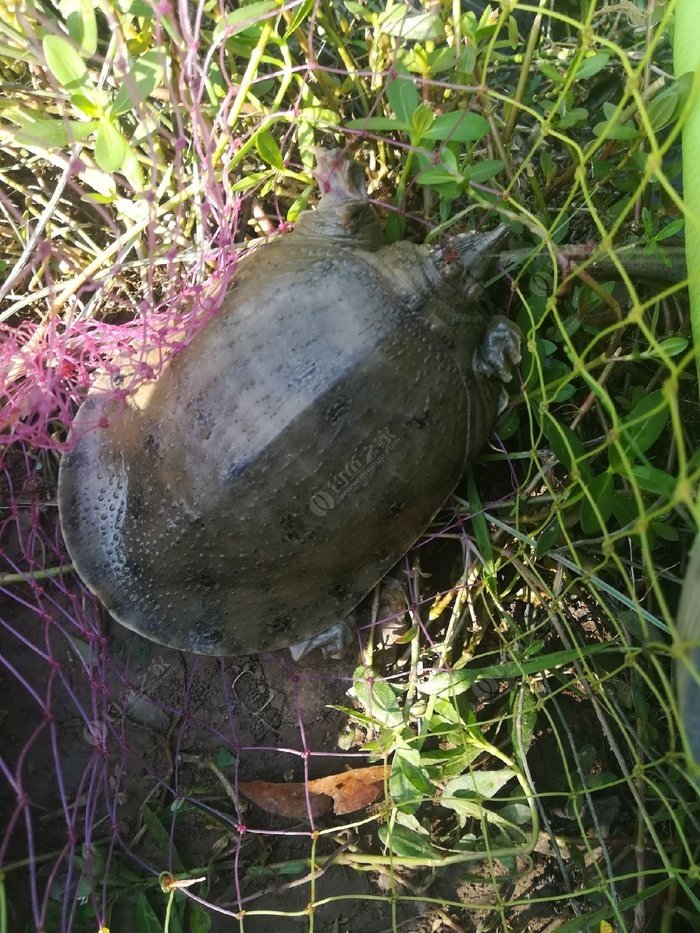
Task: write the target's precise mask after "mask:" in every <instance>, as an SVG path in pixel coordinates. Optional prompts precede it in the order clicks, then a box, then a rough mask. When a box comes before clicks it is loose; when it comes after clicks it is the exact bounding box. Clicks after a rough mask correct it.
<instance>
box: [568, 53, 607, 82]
mask: <svg viewBox="0 0 700 933" xmlns="http://www.w3.org/2000/svg"><path fill="white" fill-rule="evenodd" d="M609 60H610V52H596V53H595V54H594V55H588V56H587V57H586V58H584V60H583V61H582V62H581V64H580V65H579V67H578V69H577V70H576V74H575V76H574V81H585V79H586V78H592V77H593V75H597V74H598V72H599V71H602V70H603V68H605V66H606V65H607V64H608V61H609Z"/></svg>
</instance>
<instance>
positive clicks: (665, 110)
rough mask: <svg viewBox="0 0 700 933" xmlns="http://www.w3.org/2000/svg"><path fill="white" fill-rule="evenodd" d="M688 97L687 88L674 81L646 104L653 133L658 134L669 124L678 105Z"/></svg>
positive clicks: (683, 84)
mask: <svg viewBox="0 0 700 933" xmlns="http://www.w3.org/2000/svg"><path fill="white" fill-rule="evenodd" d="M687 95H688V88H687V86H686V85H685V83H683V82H676V81H674V82H673V84H671V85H670V86H669V87H665V88H664V89H663V90H662V91H659V93H658V94H656V95H655V96H654V97H652V99H651V100H650V101H649V103H648V104H647V116H648V117H649V122H650V123H651V128H652V129H653V130H654V132H655V133H656V132H658V131H659V130H661V129H663V128H664V127H665V126H668V124H669V123H671V122H673V119H674V117H675V116H676V115H677V113H678V110H679V109H680V108H679V106H678V104H679V102H680V101H681V100H684V99H685V98H686V97H687Z"/></svg>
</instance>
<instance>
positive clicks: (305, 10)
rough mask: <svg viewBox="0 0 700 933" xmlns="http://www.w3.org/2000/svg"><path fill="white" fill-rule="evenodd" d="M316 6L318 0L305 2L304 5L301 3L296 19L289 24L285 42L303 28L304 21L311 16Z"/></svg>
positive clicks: (306, 0) (304, 0)
mask: <svg viewBox="0 0 700 933" xmlns="http://www.w3.org/2000/svg"><path fill="white" fill-rule="evenodd" d="M315 6H316V0H303V3H301V4H300V5H299V6H298V7H297V11H296V13H295V14H294V18H293V19H292V21H291V23H290V24H289V27H288V28H287V31H286V32H285V34H284V41H285V42H286V41H287V40H288V39H289V38H290V36H293V35H294V33H295V32H296V31H297V29H298V28H299V27H300V26H301V24H302V23H303V22H304V20H305V19H306V18H307V17H308V16H309V14H310V13H311V11H312V10H313V8H314V7H315Z"/></svg>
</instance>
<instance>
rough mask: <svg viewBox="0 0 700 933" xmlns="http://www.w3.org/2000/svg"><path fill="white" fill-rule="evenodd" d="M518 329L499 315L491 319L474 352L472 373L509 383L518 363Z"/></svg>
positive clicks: (520, 335) (520, 336) (519, 339)
mask: <svg viewBox="0 0 700 933" xmlns="http://www.w3.org/2000/svg"><path fill="white" fill-rule="evenodd" d="M521 340H522V333H521V332H520V328H519V327H518V326H517V325H516V324H513V323H512V321H509V320H508V319H507V318H505V317H502V316H501V315H499V316H498V317H495V318H493V319H492V320H491V321H490V323H489V326H488V328H487V330H486V333H485V334H484V336H483V338H482V340H481V343H480V344H479V346H478V347H477V348H476V350H475V351H474V372H475V373H476V375H477V376H484V377H486V378H487V379H500V380H501V382H510V380H511V377H512V375H513V373H512V369H513V366H515V365H516V364H517V363H519V362H520V341H521Z"/></svg>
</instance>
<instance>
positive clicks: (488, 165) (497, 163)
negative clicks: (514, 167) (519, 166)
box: [469, 159, 505, 185]
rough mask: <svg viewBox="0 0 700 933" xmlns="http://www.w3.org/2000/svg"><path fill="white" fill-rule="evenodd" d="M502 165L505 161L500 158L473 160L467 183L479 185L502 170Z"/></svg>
mask: <svg viewBox="0 0 700 933" xmlns="http://www.w3.org/2000/svg"><path fill="white" fill-rule="evenodd" d="M504 165H505V162H502V161H501V159H482V160H481V161H480V162H475V163H474V165H472V166H471V167H470V170H469V183H470V184H477V185H479V184H483V183H484V182H485V181H489V180H490V179H491V178H493V176H494V175H498V173H499V172H500V171H502V170H503V166H504Z"/></svg>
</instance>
